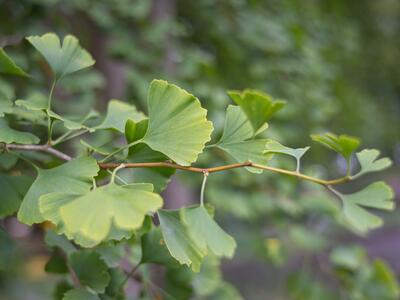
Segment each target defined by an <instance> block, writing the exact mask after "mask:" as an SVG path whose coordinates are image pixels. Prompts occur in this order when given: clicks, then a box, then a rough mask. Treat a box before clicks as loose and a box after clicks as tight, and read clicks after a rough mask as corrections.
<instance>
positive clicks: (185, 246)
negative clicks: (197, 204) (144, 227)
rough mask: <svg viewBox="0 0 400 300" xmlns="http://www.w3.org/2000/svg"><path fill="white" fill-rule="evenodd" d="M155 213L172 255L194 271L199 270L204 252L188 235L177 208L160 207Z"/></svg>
mask: <svg viewBox="0 0 400 300" xmlns="http://www.w3.org/2000/svg"><path fill="white" fill-rule="evenodd" d="M157 214H158V217H159V219H160V226H161V231H162V234H163V237H164V240H165V244H166V245H167V248H168V251H169V252H170V253H171V255H172V257H174V258H175V259H176V260H177V261H179V262H180V263H181V264H186V265H187V266H191V268H192V270H193V271H194V272H199V271H200V265H201V262H202V260H203V258H204V256H205V255H206V252H204V251H203V250H201V249H199V247H198V246H197V244H196V243H194V242H193V240H192V239H191V237H190V236H189V235H188V232H187V230H186V227H185V225H184V224H182V222H181V220H180V216H179V210H163V209H162V210H159V211H158V212H157Z"/></svg>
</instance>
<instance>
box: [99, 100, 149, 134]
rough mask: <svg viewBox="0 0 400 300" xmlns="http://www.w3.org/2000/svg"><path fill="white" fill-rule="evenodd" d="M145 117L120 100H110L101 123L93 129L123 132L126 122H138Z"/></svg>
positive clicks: (133, 107)
mask: <svg viewBox="0 0 400 300" xmlns="http://www.w3.org/2000/svg"><path fill="white" fill-rule="evenodd" d="M145 118H146V116H145V115H144V114H143V113H141V112H139V111H138V110H137V109H136V107H135V106H133V105H129V104H128V103H125V102H122V101H120V100H116V99H112V100H110V102H108V108H107V114H106V117H105V119H104V120H103V122H102V123H101V124H100V125H98V126H97V127H95V128H94V129H114V130H117V131H119V132H122V133H123V132H124V130H125V123H126V122H127V121H128V120H133V121H135V122H139V121H141V120H143V119H145Z"/></svg>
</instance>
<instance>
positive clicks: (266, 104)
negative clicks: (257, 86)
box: [228, 89, 286, 135]
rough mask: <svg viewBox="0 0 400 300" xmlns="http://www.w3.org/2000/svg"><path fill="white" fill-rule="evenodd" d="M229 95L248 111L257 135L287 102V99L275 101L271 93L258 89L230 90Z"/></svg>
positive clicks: (247, 113)
mask: <svg viewBox="0 0 400 300" xmlns="http://www.w3.org/2000/svg"><path fill="white" fill-rule="evenodd" d="M228 95H229V96H230V97H231V98H232V100H233V101H234V102H235V103H236V104H237V105H239V106H240V107H241V108H242V109H243V111H244V112H245V113H246V115H247V117H248V119H249V121H250V123H251V125H252V126H253V130H254V134H255V135H257V134H258V133H259V131H260V130H262V129H264V127H265V124H266V123H267V121H268V120H269V119H270V118H271V117H272V116H273V115H274V114H275V113H276V112H278V111H279V110H280V109H282V108H283V107H284V106H285V104H286V102H285V101H280V100H278V101H274V100H273V99H272V97H271V96H270V95H267V94H265V93H263V92H262V91H258V90H250V89H247V90H244V91H242V92H240V91H229V92H228Z"/></svg>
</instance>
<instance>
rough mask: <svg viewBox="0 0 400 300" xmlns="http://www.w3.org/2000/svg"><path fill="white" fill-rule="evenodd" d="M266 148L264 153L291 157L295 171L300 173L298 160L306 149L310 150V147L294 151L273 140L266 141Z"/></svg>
mask: <svg viewBox="0 0 400 300" xmlns="http://www.w3.org/2000/svg"><path fill="white" fill-rule="evenodd" d="M266 148H267V150H266V151H265V153H279V154H286V155H290V156H293V157H294V158H295V159H296V162H297V168H296V170H297V171H298V172H299V171H300V159H301V158H302V157H303V155H304V154H305V153H306V152H307V151H308V149H310V147H304V148H295V149H294V148H289V147H286V146H284V145H282V144H281V143H279V142H277V141H273V140H268V142H267V145H266Z"/></svg>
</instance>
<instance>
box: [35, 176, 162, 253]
mask: <svg viewBox="0 0 400 300" xmlns="http://www.w3.org/2000/svg"><path fill="white" fill-rule="evenodd" d="M149 186H150V188H151V190H152V187H151V185H149V184H145V185H137V184H134V185H126V186H118V185H116V184H114V183H110V184H108V185H106V186H102V187H99V188H96V189H94V190H92V191H88V192H86V193H84V194H82V195H73V194H66V193H51V194H47V195H44V196H42V197H41V198H40V211H41V212H42V213H43V216H44V217H45V218H46V219H48V220H50V221H52V222H53V223H54V224H57V225H58V228H59V230H60V231H61V232H63V233H65V234H66V235H67V236H68V237H69V238H71V239H74V240H75V241H76V242H77V243H78V244H80V245H82V246H84V247H94V246H96V245H97V244H99V243H100V242H102V241H107V240H111V239H121V238H124V237H129V236H130V235H132V232H133V230H136V229H138V228H140V227H141V226H142V223H143V220H144V218H145V216H146V214H147V213H148V212H150V211H156V210H157V209H158V208H160V207H161V206H162V198H161V197H160V196H159V195H158V194H155V193H153V192H152V191H149V189H148V187H149Z"/></svg>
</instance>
